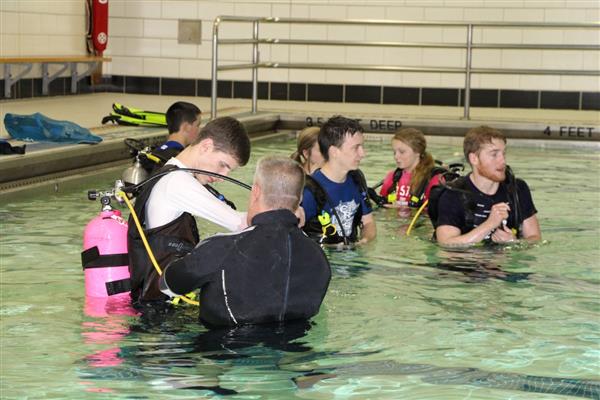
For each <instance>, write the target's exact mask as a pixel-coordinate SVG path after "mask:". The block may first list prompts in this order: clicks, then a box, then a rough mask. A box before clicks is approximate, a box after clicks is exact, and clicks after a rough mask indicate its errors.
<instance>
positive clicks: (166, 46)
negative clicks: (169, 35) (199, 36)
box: [160, 39, 198, 58]
mask: <svg viewBox="0 0 600 400" xmlns="http://www.w3.org/2000/svg"><path fill="white" fill-rule="evenodd" d="M160 56H161V57H168V58H197V57H198V46H197V45H195V44H179V43H177V39H162V40H161V41H160Z"/></svg>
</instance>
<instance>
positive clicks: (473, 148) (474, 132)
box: [463, 125, 506, 164]
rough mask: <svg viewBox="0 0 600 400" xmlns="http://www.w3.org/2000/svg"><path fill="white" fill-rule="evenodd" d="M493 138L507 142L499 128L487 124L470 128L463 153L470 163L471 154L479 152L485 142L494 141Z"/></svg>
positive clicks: (464, 142)
mask: <svg viewBox="0 0 600 400" xmlns="http://www.w3.org/2000/svg"><path fill="white" fill-rule="evenodd" d="M493 139H499V140H502V141H503V142H504V143H505V144H506V136H504V134H503V133H502V132H500V131H499V130H498V129H495V128H492V127H490V126H487V125H483V126H478V127H476V128H471V129H469V130H468V131H467V134H466V135H465V139H464V141H463V153H464V155H465V159H466V160H467V162H468V163H469V164H470V162H469V154H471V153H478V152H479V150H481V147H482V146H483V145H484V144H490V143H492V140H493Z"/></svg>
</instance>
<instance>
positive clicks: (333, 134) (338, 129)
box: [319, 115, 364, 161]
mask: <svg viewBox="0 0 600 400" xmlns="http://www.w3.org/2000/svg"><path fill="white" fill-rule="evenodd" d="M363 132H364V130H363V128H362V126H360V124H359V123H358V121H357V120H355V119H350V118H345V117H342V116H341V115H336V116H334V117H331V118H329V119H328V120H327V122H325V124H323V126H322V127H321V130H320V131H319V150H320V151H321V154H322V155H323V158H324V159H325V161H328V160H329V148H330V147H331V146H335V147H338V148H339V147H342V144H344V140H345V139H346V135H349V136H354V135H355V134H356V133H363Z"/></svg>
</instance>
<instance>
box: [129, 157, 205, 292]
mask: <svg viewBox="0 0 600 400" xmlns="http://www.w3.org/2000/svg"><path fill="white" fill-rule="evenodd" d="M176 168H177V166H175V165H167V166H165V167H164V168H162V169H160V170H159V171H157V172H156V173H159V172H163V171H168V170H172V169H176ZM159 180H160V179H154V180H153V181H150V182H149V183H147V184H146V185H145V186H144V188H143V189H142V191H141V193H140V194H139V195H138V196H137V199H136V204H135V208H134V209H135V212H136V214H137V216H138V218H139V220H140V224H141V225H142V226H144V225H145V222H146V204H147V202H148V198H149V197H150V194H151V193H152V189H153V188H154V185H156V183H157V182H158V181H159ZM144 233H145V234H146V238H147V239H148V243H149V245H150V248H151V249H152V251H153V252H154V257H155V258H156V261H157V262H158V265H159V266H160V267H161V268H165V267H166V266H167V265H168V264H169V262H171V261H172V260H174V259H176V258H178V257H182V256H184V255H186V254H187V253H189V252H190V251H191V250H192V249H193V248H194V247H195V246H196V244H198V242H199V241H200V236H199V234H198V227H197V226H196V220H195V219H194V217H193V216H192V215H191V214H190V213H187V212H184V213H183V214H182V215H180V216H179V217H178V218H176V219H175V220H173V221H171V222H169V223H167V224H165V225H162V226H158V227H156V228H152V229H144ZM127 248H128V253H129V272H130V274H131V298H132V301H133V303H137V302H140V301H157V300H159V301H160V300H167V299H168V297H167V296H166V295H164V294H163V293H162V292H161V291H160V289H159V287H158V279H159V275H158V272H157V271H156V269H155V268H154V266H153V265H152V262H151V261H150V257H149V256H148V253H147V252H146V248H145V247H144V244H143V242H142V238H141V237H140V234H139V232H138V231H137V228H136V226H135V223H134V221H133V217H132V216H130V217H129V229H128V232H127Z"/></svg>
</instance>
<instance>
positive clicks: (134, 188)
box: [121, 168, 252, 195]
mask: <svg viewBox="0 0 600 400" xmlns="http://www.w3.org/2000/svg"><path fill="white" fill-rule="evenodd" d="M175 171H186V172H193V173H195V174H202V175H207V176H211V177H213V178H218V179H223V180H224V181H228V182H231V183H234V184H236V185H238V186H241V187H243V188H244V189H248V190H251V189H252V186H250V185H248V184H245V183H244V182H240V181H238V180H237V179H233V178H230V177H228V176H225V175H221V174H217V173H216V172H211V171H206V170H203V169H195V168H174V169H170V170H168V171H162V172H159V173H158V174H155V175H152V176H151V177H149V178H148V179H146V180H144V181H142V182H140V183H138V184H137V185H130V186H125V187H123V188H122V189H121V190H123V192H125V193H131V194H134V195H135V194H136V193H137V192H138V191H139V190H140V188H141V187H142V186H144V185H145V184H147V183H149V182H151V181H153V180H155V179H157V178H160V177H162V176H164V175H166V174H168V173H171V172H175Z"/></svg>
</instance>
